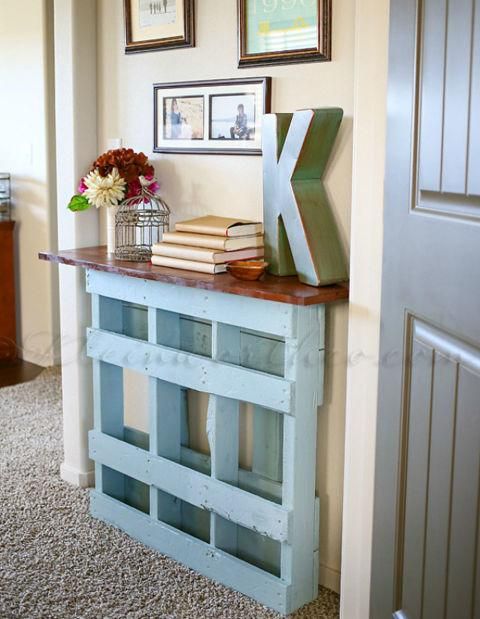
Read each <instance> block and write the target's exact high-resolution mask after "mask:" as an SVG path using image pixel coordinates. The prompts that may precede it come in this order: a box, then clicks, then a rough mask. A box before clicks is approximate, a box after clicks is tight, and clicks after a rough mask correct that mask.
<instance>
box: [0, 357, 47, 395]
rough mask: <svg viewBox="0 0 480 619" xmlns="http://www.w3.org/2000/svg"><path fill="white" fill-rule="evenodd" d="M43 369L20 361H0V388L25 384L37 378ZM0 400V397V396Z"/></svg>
mask: <svg viewBox="0 0 480 619" xmlns="http://www.w3.org/2000/svg"><path fill="white" fill-rule="evenodd" d="M43 370H44V368H42V367H40V366H39V365H35V364H33V363H29V362H28V361H23V360H22V359H14V360H13V361H0V387H10V386H12V385H19V384H20V383H26V382H28V381H30V380H33V379H34V378H37V376H38V375H39V374H40V373H41V372H42V371H43ZM0 398H1V396H0Z"/></svg>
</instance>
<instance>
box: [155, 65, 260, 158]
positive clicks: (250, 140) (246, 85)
mask: <svg viewBox="0 0 480 619" xmlns="http://www.w3.org/2000/svg"><path fill="white" fill-rule="evenodd" d="M270 101H271V78H269V77H253V78H245V79H230V80H209V81H201V82H176V83H170V84H154V86H153V104H154V148H153V150H154V152H156V153H201V154H202V153H203V154H206V153H209V154H214V153H222V154H224V155H228V154H230V155H238V154H242V155H261V153H262V116H263V115H264V114H268V113H269V112H270Z"/></svg>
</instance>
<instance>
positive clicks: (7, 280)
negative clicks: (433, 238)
mask: <svg viewBox="0 0 480 619" xmlns="http://www.w3.org/2000/svg"><path fill="white" fill-rule="evenodd" d="M14 227H15V223H14V222H13V221H0V360H5V359H15V358H16V356H17V345H16V341H15V340H16V333H15V332H16V326H15V275H14V268H13V265H14V254H13V231H14Z"/></svg>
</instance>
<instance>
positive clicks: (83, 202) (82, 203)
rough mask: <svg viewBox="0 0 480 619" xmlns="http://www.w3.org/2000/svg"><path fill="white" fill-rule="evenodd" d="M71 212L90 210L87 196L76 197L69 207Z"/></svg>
mask: <svg viewBox="0 0 480 619" xmlns="http://www.w3.org/2000/svg"><path fill="white" fill-rule="evenodd" d="M67 208H69V209H70V210H71V211H74V212H76V211H86V210H87V208H90V202H89V201H88V200H87V198H86V197H85V196H82V195H76V196H73V198H72V199H71V200H70V204H69V205H68V207H67Z"/></svg>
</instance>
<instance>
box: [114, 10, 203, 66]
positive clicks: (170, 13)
mask: <svg viewBox="0 0 480 619" xmlns="http://www.w3.org/2000/svg"><path fill="white" fill-rule="evenodd" d="M194 5H195V0H124V7H125V53H126V54H132V53H137V52H151V51H159V50H162V49H174V48H177V47H193V46H194V44H195V18H194Z"/></svg>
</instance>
